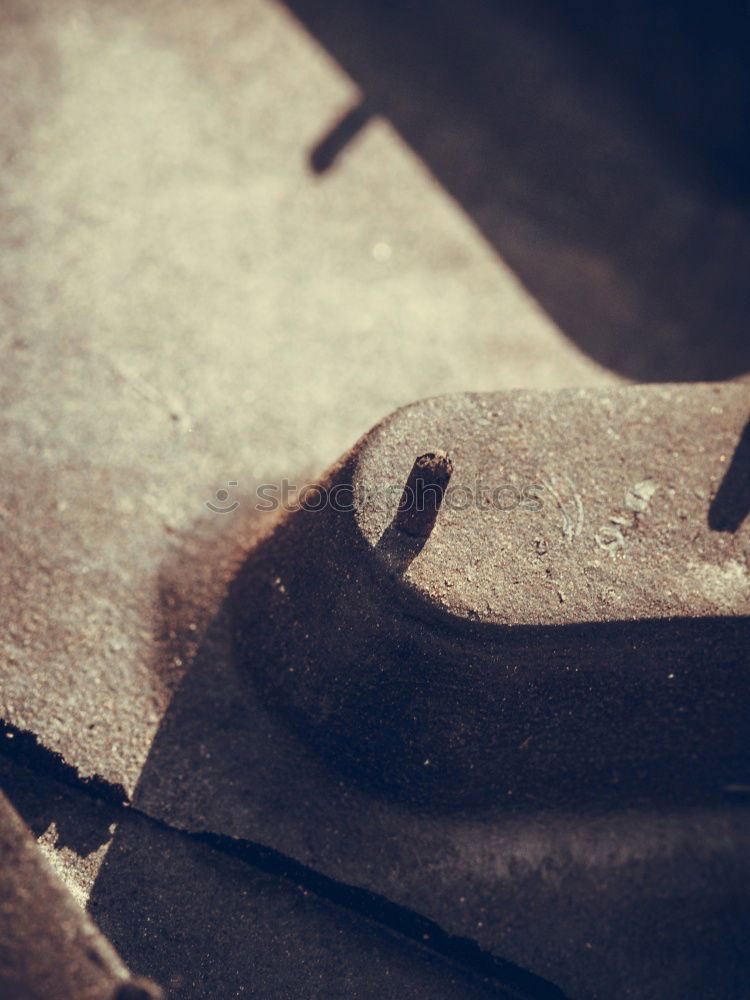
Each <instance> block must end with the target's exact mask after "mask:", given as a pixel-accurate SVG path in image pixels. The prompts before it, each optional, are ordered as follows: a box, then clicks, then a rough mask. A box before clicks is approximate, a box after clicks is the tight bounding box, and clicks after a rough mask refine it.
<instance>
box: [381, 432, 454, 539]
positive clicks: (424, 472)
mask: <svg viewBox="0 0 750 1000" xmlns="http://www.w3.org/2000/svg"><path fill="white" fill-rule="evenodd" d="M452 475H453V463H452V462H451V460H450V459H449V458H448V456H447V455H441V454H440V453H439V452H434V451H430V452H427V453H426V454H424V455H420V456H419V457H418V458H417V459H416V460H415V462H414V465H413V466H412V468H411V472H410V473H409V478H408V479H407V480H406V485H405V486H404V492H403V493H402V494H401V500H400V501H399V505H398V510H397V512H396V517H395V518H394V521H393V524H394V527H395V528H397V529H398V530H399V531H403V532H405V533H406V534H407V535H413V536H415V537H416V538H427V537H428V536H429V534H430V532H431V531H432V529H433V527H434V525H435V520H436V519H437V515H438V511H439V510H440V504H441V503H442V502H443V497H444V496H445V489H446V487H447V485H448V482H449V481H450V478H451V476H452Z"/></svg>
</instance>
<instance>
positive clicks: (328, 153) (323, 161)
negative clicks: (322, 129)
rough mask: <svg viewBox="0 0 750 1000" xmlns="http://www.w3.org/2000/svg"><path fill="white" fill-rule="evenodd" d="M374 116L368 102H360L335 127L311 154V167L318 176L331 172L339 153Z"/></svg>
mask: <svg viewBox="0 0 750 1000" xmlns="http://www.w3.org/2000/svg"><path fill="white" fill-rule="evenodd" d="M373 114H374V111H373V109H372V108H371V107H370V106H369V104H368V102H367V101H360V103H359V104H356V105H355V106H354V107H353V108H351V109H350V110H349V111H347V112H346V114H345V115H344V116H343V117H342V118H340V119H339V121H338V122H337V123H336V124H335V125H334V126H333V128H332V129H331V130H330V132H329V133H328V135H326V136H325V137H324V138H323V139H321V140H320V142H319V143H318V145H317V146H316V147H315V149H314V150H313V151H312V152H311V153H310V166H311V167H312V169H313V170H314V171H315V173H316V174H322V173H325V171H326V170H329V169H330V168H331V167H332V166H333V164H334V162H335V160H336V158H337V157H338V155H339V153H341V151H342V150H343V149H344V148H345V146H346V145H347V144H348V143H350V142H351V141H352V139H353V138H354V136H355V135H356V134H357V133H358V132H360V131H361V130H362V129H363V128H364V127H365V125H366V124H367V123H368V122H369V121H370V119H371V118H372V116H373Z"/></svg>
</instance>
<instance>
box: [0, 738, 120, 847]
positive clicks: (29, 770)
mask: <svg viewBox="0 0 750 1000" xmlns="http://www.w3.org/2000/svg"><path fill="white" fill-rule="evenodd" d="M4 735H5V737H6V739H4V740H3V743H4V744H7V742H8V740H7V735H8V734H7V731H6V733H5V734H4ZM2 750H3V753H2V755H0V787H2V789H3V791H4V792H5V794H6V795H7V796H8V798H9V799H10V801H11V802H12V803H13V806H14V808H15V810H16V812H17V813H18V814H19V815H20V816H21V817H22V818H23V821H24V822H25V823H26V825H27V826H28V827H29V829H30V830H31V831H32V833H33V834H34V836H36V837H39V836H41V835H42V834H43V833H45V831H46V830H48V829H49V827H50V825H51V824H52V823H54V825H55V829H56V831H57V838H56V840H55V848H56V849H59V848H62V847H69V848H70V849H71V850H72V851H74V852H75V853H76V854H77V855H78V856H79V857H81V858H85V857H87V856H88V855H89V854H91V853H92V852H93V851H96V850H97V849H98V848H99V847H101V846H102V844H106V843H107V841H108V840H110V839H111V837H112V833H111V829H110V828H111V826H112V824H113V823H115V822H116V821H117V818H118V814H119V812H120V810H119V809H118V807H117V806H116V805H114V803H113V801H107V800H106V799H102V798H100V797H99V796H100V795H101V794H102V791H103V786H102V785H91V784H90V783H89V784H86V783H85V782H83V783H82V782H81V781H80V779H79V778H78V777H77V775H75V774H72V773H65V772H63V771H58V770H56V769H55V768H54V767H52V768H50V767H48V766H47V762H45V761H44V760H43V758H41V757H34V756H33V755H32V756H31V757H29V758H26V757H23V756H22V755H19V757H18V758H16V759H13V758H12V757H10V756H7V755H6V753H5V747H4V746H3V748H2ZM20 760H23V761H24V764H22V763H20V762H17V761H20ZM24 765H27V766H24ZM71 771H72V769H71ZM68 784H70V785H71V786H72V788H76V789H77V790H76V791H73V790H72V788H71V789H68V787H66V786H67V785H68ZM81 784H83V785H84V787H86V789H87V791H88V793H89V794H88V795H81V793H80V787H81Z"/></svg>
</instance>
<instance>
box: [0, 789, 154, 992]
mask: <svg viewBox="0 0 750 1000" xmlns="http://www.w3.org/2000/svg"><path fill="white" fill-rule="evenodd" d="M0 900H2V905H1V909H0V993H1V994H2V996H3V998H4V1000H50V998H51V997H54V998H55V1000H118V997H119V995H120V994H119V991H120V989H121V988H123V992H122V997H123V998H125V997H126V996H127V998H128V1000H158V998H159V997H161V992H160V991H159V990H157V989H156V988H152V987H151V986H150V985H149V984H147V983H145V982H144V983H136V982H135V981H133V980H132V979H131V977H130V974H129V973H128V970H127V969H126V968H125V966H124V965H123V963H122V961H121V960H120V958H119V957H118V955H117V954H116V952H115V951H114V950H113V949H112V947H111V946H110V944H109V942H108V941H107V940H106V939H105V938H104V937H103V936H102V935H101V934H100V933H99V931H98V930H97V929H96V927H95V926H94V925H93V923H92V922H91V920H90V919H89V918H88V916H86V914H85V913H84V912H83V911H82V910H81V908H80V907H79V906H78V905H77V904H76V903H75V901H74V900H73V899H72V897H71V896H70V895H69V893H68V892H67V890H66V889H65V888H64V886H63V885H62V884H61V883H60V882H59V880H58V879H57V878H56V877H55V875H54V874H53V871H52V869H51V867H50V866H49V864H48V862H47V861H46V860H45V859H44V858H43V857H42V854H41V852H40V851H39V848H38V847H37V846H36V844H35V843H34V841H33V838H32V837H31V836H30V834H29V832H28V830H27V829H26V827H25V826H24V824H23V823H22V821H21V819H20V817H19V816H18V814H17V813H16V812H15V810H14V809H13V808H12V806H11V805H10V803H9V801H8V799H7V798H6V797H5V796H4V795H3V794H2V792H0ZM125 989H128V990H130V991H131V992H128V993H127V994H126V993H125V992H124V990H125Z"/></svg>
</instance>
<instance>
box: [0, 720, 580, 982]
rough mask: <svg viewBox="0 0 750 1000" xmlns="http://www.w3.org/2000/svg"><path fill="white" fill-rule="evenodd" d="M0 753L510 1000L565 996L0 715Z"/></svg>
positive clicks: (406, 912)
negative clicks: (76, 759)
mask: <svg viewBox="0 0 750 1000" xmlns="http://www.w3.org/2000/svg"><path fill="white" fill-rule="evenodd" d="M0 753H1V754H2V755H3V756H5V757H8V758H10V759H11V760H13V761H15V762H16V763H18V764H20V765H22V766H23V767H26V768H28V769H30V770H33V771H35V772H37V773H41V774H44V775H45V776H46V777H49V778H52V779H54V780H56V781H58V782H60V783H61V784H65V785H68V786H71V787H73V788H75V789H77V790H78V791H79V792H83V793H84V794H85V795H87V796H89V797H91V798H93V799H98V800H104V801H106V802H108V803H110V804H111V805H113V806H115V807H117V808H119V809H121V810H122V811H123V813H124V812H127V813H128V814H130V815H135V816H138V817H139V818H141V819H143V820H144V821H145V822H147V823H151V824H153V825H154V826H156V827H158V828H160V829H162V830H164V831H167V832H170V833H173V834H177V835H179V836H183V837H188V838H189V839H191V840H193V841H195V842H197V843H201V844H204V845H206V846H208V847H210V848H212V849H213V850H215V851H218V852H220V853H221V854H224V855H226V856H229V857H232V858H235V859H238V860H240V861H243V862H244V863H245V864H247V865H249V866H250V867H252V868H255V869H257V870H258V871H262V872H264V873H265V874H268V875H274V876H277V877H279V878H283V879H285V880H286V881H288V882H292V883H294V885H295V886H297V887H300V888H302V889H306V890H308V891H309V892H311V893H313V894H314V895H316V896H318V897H319V898H321V899H325V900H327V901H328V902H330V903H333V904H334V905H336V906H338V907H341V908H342V909H346V910H348V911H350V912H352V913H355V914H357V915H358V916H361V917H364V918H366V919H368V920H370V921H372V922H374V923H376V924H378V925H379V926H381V927H384V928H385V929H387V930H389V931H391V932H393V933H396V934H398V935H399V936H401V937H403V938H406V939H408V940H410V941H413V942H415V943H416V944H418V945H419V946H420V947H421V948H424V949H426V950H428V951H432V952H434V953H435V954H437V955H440V956H441V957H442V958H444V959H447V960H449V961H451V962H453V963H455V964H457V965H459V966H462V967H463V968H464V969H466V970H467V971H469V972H472V973H474V974H475V975H478V976H481V977H482V978H484V979H491V980H493V981H494V982H495V983H496V984H497V985H498V986H501V987H502V988H503V989H505V990H506V992H507V991H509V992H510V994H511V996H512V997H513V998H514V1000H516V998H517V1000H567V998H566V995H565V994H564V993H563V991H562V990H561V989H560V988H559V987H558V986H556V985H555V984H554V983H551V982H549V981H548V980H546V979H544V978H542V977H541V976H538V975H536V974H535V973H533V972H530V971H529V970H528V969H524V968H523V967H522V966H520V965H516V964H515V963H514V962H509V961H507V960H506V959H503V958H498V957H496V956H495V955H493V954H492V953H491V952H488V951H485V950H483V949H482V948H480V947H479V945H478V944H477V943H476V941H473V940H472V939H471V938H466V937H460V936H457V935H454V934H450V933H448V931H446V930H444V929H443V928H442V927H440V926H439V925H438V924H436V923H435V922H434V921H433V920H430V919H429V918H428V917H425V916H423V915H422V914H420V913H418V912H416V911H415V910H411V909H409V907H407V906H403V905H402V904H400V903H394V902H392V901H391V900H389V899H387V898H386V897H385V896H381V895H380V894H378V893H375V892H372V891H371V890H369V889H364V888H362V887H360V886H355V885H349V884H348V883H345V882H339V881H337V880H336V879H334V878H331V877H330V876H328V875H324V874H322V873H321V872H319V871H317V870H316V869H315V868H310V867H309V866H308V865H305V864H302V863H301V862H299V861H296V860H295V859H294V858H291V857H289V856H288V855H285V854H282V853H281V852H280V851H277V850H275V849H274V848H272V847H268V846H266V845H264V844H259V843H257V842H255V841H251V840H245V839H242V838H238V837H231V836H229V835H227V834H220V833H212V832H210V831H195V830H186V829H183V828H182V827H179V826H173V825H171V824H170V823H167V822H166V821H165V820H162V819H159V818H158V817H156V816H152V815H151V814H150V813H147V812H143V811H142V810H141V809H138V808H137V807H136V806H134V805H132V803H131V802H130V800H129V799H128V796H127V794H126V792H125V789H124V788H123V787H122V785H119V784H114V783H112V782H109V781H107V780H106V779H104V778H102V777H101V776H100V775H94V776H93V777H91V778H85V777H82V776H81V775H80V774H79V773H78V770H77V768H75V767H73V766H72V765H71V764H68V763H67V762H66V761H65V759H64V758H63V756H62V755H61V754H59V753H56V752H55V751H53V750H49V749H47V748H46V747H44V746H43V745H42V744H41V743H40V742H39V740H38V739H37V737H36V735H35V734H34V733H31V732H28V731H25V730H21V729H18V728H17V727H16V726H13V725H10V724H9V723H6V722H3V721H2V720H0Z"/></svg>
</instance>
